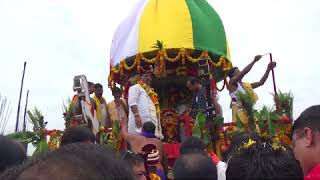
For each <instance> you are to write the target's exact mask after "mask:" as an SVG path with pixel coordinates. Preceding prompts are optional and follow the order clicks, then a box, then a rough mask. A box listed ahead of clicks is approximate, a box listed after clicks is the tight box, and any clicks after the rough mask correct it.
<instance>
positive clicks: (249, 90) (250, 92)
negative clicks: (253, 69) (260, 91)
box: [242, 82, 258, 104]
mask: <svg viewBox="0 0 320 180" xmlns="http://www.w3.org/2000/svg"><path fill="white" fill-rule="evenodd" d="M242 87H243V89H244V90H246V93H247V94H248V95H249V96H250V97H251V98H252V100H253V104H255V103H256V102H257V100H258V96H257V94H256V93H255V92H254V91H253V88H252V86H251V84H250V83H245V82H243V83H242Z"/></svg>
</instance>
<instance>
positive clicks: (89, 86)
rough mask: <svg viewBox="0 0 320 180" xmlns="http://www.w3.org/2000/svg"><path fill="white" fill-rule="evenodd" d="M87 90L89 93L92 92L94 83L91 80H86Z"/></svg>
mask: <svg viewBox="0 0 320 180" xmlns="http://www.w3.org/2000/svg"><path fill="white" fill-rule="evenodd" d="M88 90H89V94H92V93H94V83H93V82H88Z"/></svg>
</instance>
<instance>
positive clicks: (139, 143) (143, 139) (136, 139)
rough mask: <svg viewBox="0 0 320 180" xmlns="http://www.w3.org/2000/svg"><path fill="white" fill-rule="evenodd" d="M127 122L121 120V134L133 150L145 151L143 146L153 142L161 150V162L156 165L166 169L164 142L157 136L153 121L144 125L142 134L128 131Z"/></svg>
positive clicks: (136, 151) (158, 167)
mask: <svg viewBox="0 0 320 180" xmlns="http://www.w3.org/2000/svg"><path fill="white" fill-rule="evenodd" d="M127 128H128V126H127V122H126V121H124V120H122V121H121V134H122V136H123V138H124V140H125V141H127V142H128V143H129V144H130V147H131V150H132V151H133V152H134V153H143V151H142V148H143V147H144V146H145V145H148V144H153V145H155V146H156V147H157V149H158V151H159V163H158V164H157V165H156V167H157V169H161V170H162V171H163V170H164V168H163V167H164V166H163V165H162V164H163V155H164V154H163V153H164V151H163V147H162V142H161V141H160V139H158V138H157V137H156V136H155V129H156V126H155V125H154V124H153V122H151V121H147V122H145V123H143V125H142V131H141V133H140V134H134V133H128V130H127Z"/></svg>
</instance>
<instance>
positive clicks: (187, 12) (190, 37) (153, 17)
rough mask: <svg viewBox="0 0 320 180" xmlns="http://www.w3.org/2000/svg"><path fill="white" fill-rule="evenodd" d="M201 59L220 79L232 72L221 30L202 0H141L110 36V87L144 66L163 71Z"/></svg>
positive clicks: (224, 38)
mask: <svg viewBox="0 0 320 180" xmlns="http://www.w3.org/2000/svg"><path fill="white" fill-rule="evenodd" d="M203 58H206V59H208V60H209V62H210V64H211V66H212V67H214V68H215V69H220V73H221V72H222V75H221V76H223V75H225V74H226V72H227V71H228V70H229V69H230V68H231V67H232V65H231V62H230V52H229V48H228V43H227V38H226V34H225V30H224V26H223V24H222V21H221V19H220V17H219V15H218V14H217V13H216V11H215V10H214V9H213V8H212V7H211V6H210V5H209V4H208V2H207V1H206V0H141V1H139V2H138V3H137V4H136V6H135V7H134V8H133V10H132V12H131V13H129V16H128V17H127V18H126V19H125V20H124V21H123V22H122V23H121V24H120V25H119V27H118V29H117V30H116V32H115V34H114V37H113V41H112V46H111V57H110V75H109V82H110V81H116V82H117V81H118V82H119V79H121V77H122V76H123V74H126V73H127V72H129V73H130V72H132V71H134V72H136V71H139V68H140V67H141V64H143V63H148V64H155V63H160V64H161V65H160V67H162V68H163V67H165V66H164V65H163V64H166V63H178V65H185V64H188V63H191V64H196V63H197V62H198V61H199V59H203ZM193 66H194V65H193ZM175 67H178V66H177V65H176V66H175ZM189 67H191V66H189ZM162 70H163V69H162ZM220 79H221V77H220Z"/></svg>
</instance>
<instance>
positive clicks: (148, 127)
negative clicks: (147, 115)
mask: <svg viewBox="0 0 320 180" xmlns="http://www.w3.org/2000/svg"><path fill="white" fill-rule="evenodd" d="M155 130H156V126H155V125H154V124H153V122H151V121H147V122H144V123H143V125H142V131H143V132H146V133H151V134H154V133H155Z"/></svg>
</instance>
